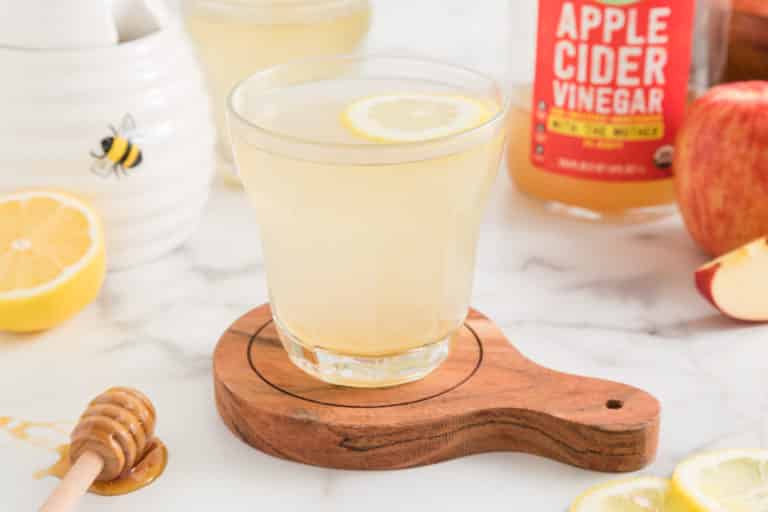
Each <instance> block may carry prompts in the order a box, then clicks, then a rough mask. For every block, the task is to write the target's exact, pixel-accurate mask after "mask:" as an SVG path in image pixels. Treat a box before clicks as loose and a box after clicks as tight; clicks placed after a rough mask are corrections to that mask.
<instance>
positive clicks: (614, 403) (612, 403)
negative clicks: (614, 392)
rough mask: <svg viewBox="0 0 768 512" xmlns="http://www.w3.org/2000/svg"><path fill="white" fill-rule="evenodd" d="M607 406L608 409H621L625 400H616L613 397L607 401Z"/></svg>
mask: <svg viewBox="0 0 768 512" xmlns="http://www.w3.org/2000/svg"><path fill="white" fill-rule="evenodd" d="M605 406H606V407H607V408H608V409H621V408H622V407H624V402H623V401H621V400H615V399H613V398H612V399H610V400H608V401H607V402H605Z"/></svg>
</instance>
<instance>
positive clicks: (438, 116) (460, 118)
mask: <svg viewBox="0 0 768 512" xmlns="http://www.w3.org/2000/svg"><path fill="white" fill-rule="evenodd" d="M493 114H494V112H493V110H492V109H491V108H490V107H489V105H486V104H485V103H483V102H481V101H478V100H476V99H473V98H469V97H466V96H454V95H447V94H446V95H440V94H436V95H430V94H387V95H381V96H369V97H366V98H362V99H359V100H357V101H355V102H353V103H352V104H350V105H349V106H348V107H347V108H346V109H345V110H344V112H343V113H342V123H343V124H344V125H345V126H346V127H347V129H349V130H350V131H352V132H353V133H355V134H357V135H359V136H360V137H363V138H366V139H369V140H373V141H377V142H389V143H392V142H421V141H427V140H432V139H439V138H442V137H446V136H449V135H455V134H457V133H461V132H464V131H467V130H471V129H472V128H476V127H477V126H479V125H481V124H483V123H485V122H486V121H487V120H488V119H490V118H491V116H492V115H493Z"/></svg>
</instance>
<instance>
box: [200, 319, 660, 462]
mask: <svg viewBox="0 0 768 512" xmlns="http://www.w3.org/2000/svg"><path fill="white" fill-rule="evenodd" d="M213 373H214V385H215V395H216V406H217V408H218V410H219V413H220V415H221V417H222V419H223V420H224V422H225V423H226V424H227V426H228V427H229V428H230V430H231V431H232V432H233V433H234V434H235V435H236V436H238V437H239V438H240V439H242V440H243V441H245V442H246V443H248V444H250V445H252V446H254V447H255V448H258V449H259V450H262V451H264V452H266V453H269V454H272V455H275V456H277V457H282V458H285V459H290V460H294V461H297V462H302V463H305V464H312V465H317V466H325V467H332V468H345V469H398V468H407V467H413V466H419V465H424V464H432V463H436V462H440V461H443V460H448V459H452V458H456V457H462V456H466V455H471V454H475V453H482V452H491V451H517V452H526V453H531V454H535V455H540V456H544V457H548V458H551V459H555V460H558V461H562V462H565V463H567V464H572V465H574V466H579V467H582V468H587V469H592V470H597V471H606V472H624V471H634V470H637V469H640V468H642V467H644V466H645V465H647V464H648V463H649V462H650V461H651V460H653V457H654V455H655V453H656V447H657V443H658V432H659V414H660V407H659V403H658V401H657V400H656V399H655V398H654V397H652V396H651V395H649V394H648V393H646V392H644V391H642V390H639V389H637V388H634V387H631V386H627V385H624V384H619V383H615V382H609V381H605V380H600V379H593V378H588V377H577V376H573V375H568V374H565V373H561V372H557V371H553V370H550V369H547V368H544V367H542V366H539V365H537V364H536V363H534V362H532V361H530V360H528V359H526V358H525V357H524V356H523V355H521V354H520V353H519V352H518V351H517V350H516V349H515V348H514V347H513V346H512V345H511V344H510V343H509V341H508V340H507V339H506V338H505V337H504V335H503V334H502V332H501V331H500V330H499V328H498V327H496V325H494V324H493V322H491V321H490V320H489V319H488V318H486V317H485V316H483V315H482V314H481V313H478V312H477V311H471V312H470V314H469V317H468V318H467V321H466V323H465V326H464V328H462V329H461V331H460V332H459V334H458V335H457V336H456V339H455V340H454V344H453V349H452V353H451V355H450V356H449V358H448V360H447V361H446V362H445V363H444V364H443V365H442V366H441V367H440V368H438V369H437V370H436V371H435V372H434V373H432V374H431V375H429V376H428V377H427V378H425V379H423V380H421V381H418V382H414V383H410V384H405V385H402V386H397V387H393V388H385V389H356V388H344V387H339V386H333V385H330V384H325V383H323V382H320V381H318V380H316V379H314V378H313V377H310V376H309V375H307V374H305V373H304V372H302V371H301V370H299V369H298V368H296V367H295V366H294V365H293V364H292V363H291V362H290V360H289V359H288V356H287V355H286V353H285V351H284V350H283V348H282V345H281V343H280V340H279V338H278V336H277V332H276V331H275V328H274V324H273V323H272V321H271V312H270V309H269V305H263V306H260V307H258V308H256V309H254V310H252V311H250V312H249V313H247V314H246V315H244V316H243V317H241V318H240V319H239V320H237V321H236V322H235V323H234V324H233V325H232V326H231V327H230V328H229V329H228V330H227V331H226V332H225V333H224V335H223V336H222V337H221V339H220V341H219V344H218V346H217V348H216V351H215V354H214V372H213Z"/></svg>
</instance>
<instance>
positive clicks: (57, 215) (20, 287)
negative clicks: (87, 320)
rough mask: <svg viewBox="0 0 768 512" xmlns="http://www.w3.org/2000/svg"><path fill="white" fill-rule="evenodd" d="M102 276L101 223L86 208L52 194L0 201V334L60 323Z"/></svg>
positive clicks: (30, 193)
mask: <svg viewBox="0 0 768 512" xmlns="http://www.w3.org/2000/svg"><path fill="white" fill-rule="evenodd" d="M104 274H105V256H104V233H103V230H102V224H101V220H100V219H99V216H98V215H97V214H96V212H95V211H94V210H93V208H92V207H91V206H90V205H88V203H86V202H84V201H83V200H81V199H79V198H77V197H74V196H72V195H70V194H66V193H63V192H58V191H52V190H31V191H23V192H17V193H14V194H10V195H7V196H4V197H0V330H6V331H16V332H28V331H39V330H43V329H48V328H50V327H53V326H55V325H57V324H59V323H61V322H63V321H64V320H66V319H67V318H69V317H71V316H72V315H74V314H75V313H77V312H78V311H80V310H81V309H83V308H84V307H85V306H86V305H88V304H89V303H90V302H91V301H93V299H95V298H96V295H97V294H98V293H99V290H100V289H101V285H102V282H103V281H104Z"/></svg>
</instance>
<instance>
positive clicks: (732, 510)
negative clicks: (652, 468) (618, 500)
mask: <svg viewBox="0 0 768 512" xmlns="http://www.w3.org/2000/svg"><path fill="white" fill-rule="evenodd" d="M668 510H673V511H675V512H677V511H681V512H687V511H690V512H705V511H706V512H759V511H764V510H768V450H725V451H718V452H712V453H704V454H700V455H694V456H693V457H690V458H688V459H685V460H684V461H683V462H681V463H680V464H679V465H678V466H677V468H676V469H675V473H674V476H673V477H672V484H671V485H670V491H669V508H668Z"/></svg>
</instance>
